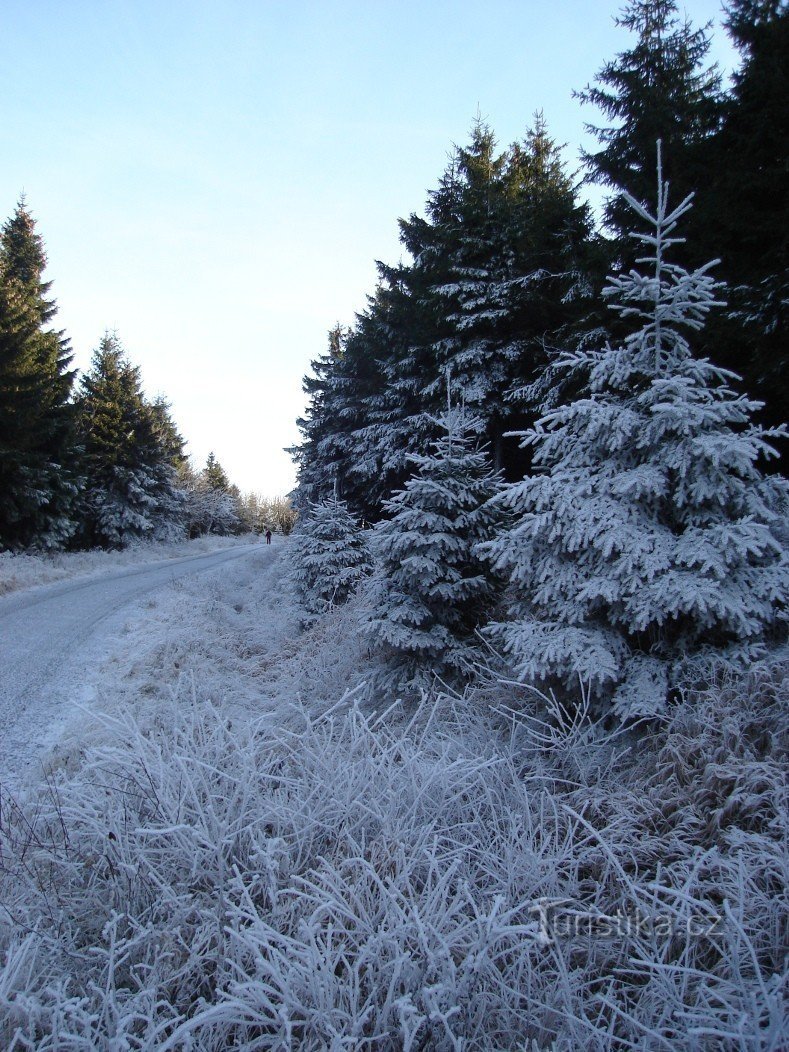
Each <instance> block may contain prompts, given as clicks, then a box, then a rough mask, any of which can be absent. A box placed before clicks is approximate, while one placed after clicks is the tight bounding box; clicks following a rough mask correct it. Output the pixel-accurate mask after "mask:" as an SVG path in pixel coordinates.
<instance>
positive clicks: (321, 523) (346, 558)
mask: <svg viewBox="0 0 789 1052" xmlns="http://www.w3.org/2000/svg"><path fill="white" fill-rule="evenodd" d="M290 565H291V579H292V581H293V583H294V585H295V588H296V592H297V594H298V596H299V598H300V600H301V603H302V605H303V607H304V609H305V611H306V616H305V617H304V618H303V620H304V623H305V624H310V623H311V622H313V621H315V620H317V618H318V617H319V616H320V615H321V614H325V613H327V612H328V611H329V610H331V609H332V608H333V607H335V606H341V605H342V604H343V603H345V602H347V600H348V599H349V597H350V596H351V595H352V593H353V592H354V591H355V590H356V587H357V585H358V584H359V582H360V581H361V580H362V578H364V577H366V576H367V575H368V574H369V572H370V570H371V558H370V551H369V548H368V544H367V538H366V536H365V533H364V531H363V530H362V529H361V528H360V526H359V524H358V522H357V521H356V519H355V518H354V517H353V515H351V513H350V512H349V510H348V506H347V505H346V504H345V503H344V502H343V501H341V500H337V499H336V498H332V499H330V500H325V501H321V502H320V503H318V504H314V505H313V506H312V507H311V508H310V511H309V514H308V515H307V516H306V517H305V518H304V519H303V520H302V521H300V523H299V526H298V528H297V529H296V531H295V532H294V534H293V540H292V542H291V549H290Z"/></svg>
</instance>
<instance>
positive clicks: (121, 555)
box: [0, 534, 256, 595]
mask: <svg viewBox="0 0 789 1052" xmlns="http://www.w3.org/2000/svg"><path fill="white" fill-rule="evenodd" d="M255 539H256V538H255V537H254V536H253V535H250V534H245V535H244V536H240V537H213V536H206V537H198V538H196V539H195V540H193V541H175V542H172V543H167V544H164V543H161V542H158V541H139V542H138V543H136V544H131V545H129V547H128V548H124V549H123V550H122V551H118V552H108V551H104V550H103V549H98V548H97V549H95V550H93V551H88V552H49V553H47V552H41V553H31V552H0V595H7V594H8V593H10V592H18V591H22V590H24V589H27V588H35V587H37V586H38V585H44V584H52V583H53V582H54V581H65V580H67V579H68V578H71V577H91V576H96V575H99V574H102V573H104V572H106V571H107V570H113V569H116V568H120V567H124V566H134V565H137V564H139V563H151V562H156V561H158V560H160V559H176V558H180V557H182V556H184V555H200V554H202V553H203V552H214V551H221V550H222V549H224V548H233V547H235V546H236V545H239V544H249V543H250V542H251V541H254V540H255Z"/></svg>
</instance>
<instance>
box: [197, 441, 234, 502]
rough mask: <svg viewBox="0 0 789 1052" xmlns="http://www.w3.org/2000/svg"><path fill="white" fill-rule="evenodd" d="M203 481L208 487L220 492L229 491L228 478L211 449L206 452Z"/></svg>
mask: <svg viewBox="0 0 789 1052" xmlns="http://www.w3.org/2000/svg"><path fill="white" fill-rule="evenodd" d="M203 481H204V482H205V484H206V486H208V487H209V488H210V489H215V490H219V491H220V493H229V491H230V479H229V478H228V477H227V474H226V473H225V469H224V468H223V467H222V465H221V464H220V463H219V461H218V460H217V459H216V454H215V453H214V452H213V451H212V452H210V453H209V454H208V458H207V460H206V462H205V467H204V468H203Z"/></svg>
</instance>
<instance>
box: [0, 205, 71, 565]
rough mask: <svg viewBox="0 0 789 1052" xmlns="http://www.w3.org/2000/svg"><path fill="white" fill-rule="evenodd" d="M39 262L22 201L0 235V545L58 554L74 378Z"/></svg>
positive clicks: (65, 509)
mask: <svg viewBox="0 0 789 1052" xmlns="http://www.w3.org/2000/svg"><path fill="white" fill-rule="evenodd" d="M45 266H46V255H45V252H44V246H43V241H42V239H41V237H40V235H39V234H38V233H37V232H36V229H35V221H34V220H33V218H32V216H31V214H30V212H29V210H28V209H27V206H26V204H25V201H24V199H22V200H21V201H20V203H19V205H18V207H17V209H16V212H15V213H14V215H13V216H12V217H11V219H9V221H8V222H7V223H6V224H5V225H4V226H3V228H2V231H0V497H1V498H2V499H0V546H3V547H9V548H26V547H30V546H36V547H41V548H59V547H62V546H63V545H64V544H66V543H67V542H68V541H69V539H70V538H71V537H72V535H73V534H74V532H75V530H76V528H77V524H76V510H75V506H76V498H77V493H78V489H79V477H78V474H77V472H76V467H75V450H74V415H73V407H72V405H71V403H70V396H71V390H72V386H73V381H74V373H73V371H71V370H70V369H69V365H70V363H71V353H70V350H69V345H68V341H67V340H66V339H65V338H64V336H63V334H62V333H60V332H57V331H54V330H53V329H51V328H50V327H49V324H50V322H51V321H52V319H53V317H54V315H55V313H56V311H57V307H56V305H55V303H54V301H53V300H52V299H50V298H49V292H50V283H49V282H47V281H44V280H43V272H44V268H45Z"/></svg>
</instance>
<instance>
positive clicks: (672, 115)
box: [577, 0, 721, 266]
mask: <svg viewBox="0 0 789 1052" xmlns="http://www.w3.org/2000/svg"><path fill="white" fill-rule="evenodd" d="M615 21H616V24H617V25H618V26H621V27H622V28H624V29H628V30H630V32H631V33H633V34H635V35H636V41H635V43H634V45H633V47H632V48H631V49H630V50H628V51H624V52H622V53H621V54H619V55H617V57H616V58H615V59H614V60H613V61H611V62H607V63H606V64H605V65H604V66H603V68H602V69H601V70H600V72H599V73H598V74H597V79H596V83H595V84H594V85H590V86H588V87H587V88H586V89H585V90H583V91H581V92H578V93H577V94H578V97H579V98H580V99H581V101H582V102H585V103H589V104H591V105H594V106H596V107H597V108H598V109H600V110H602V112H603V114H604V116H605V117H607V118H608V119H609V120H610V121H611V122H612V123H611V124H608V125H602V126H598V125H594V124H587V126H586V128H587V131H589V132H591V133H592V134H594V135H595V136H596V137H597V139H598V141H599V143H600V149H599V150H597V151H592V152H586V151H584V153H583V157H584V161H585V163H586V167H587V170H588V173H589V176H588V177H589V179H590V181H592V182H595V183H598V184H601V185H602V186H605V187H608V188H609V189H611V190H612V191H613V194H612V195H611V196H610V197H609V198H608V199H607V201H606V205H605V209H604V215H605V222H606V226H607V228H608V229H609V231H610V232H611V233H612V234H613V236H614V238H615V240H616V250H617V253H618V255H619V258H620V263H621V264H622V265H623V266H629V265H630V264H631V262H632V241H631V240H630V239H629V237H628V232H629V229H630V222H631V220H630V211H629V208H628V204H627V200H626V195H627V194H630V195H631V196H633V197H634V198H635V199H636V200H637V201H641V202H646V201H649V200H651V198H652V194H653V190H652V187H653V173H654V170H655V143H656V142H657V141H658V139H660V140H662V142H663V147H664V156H665V163H666V168H665V175H666V178H667V180H669V181H670V184H671V187H672V190H673V192H674V193H675V194H676V195H677V197H678V198H684V197H685V196H686V195H687V194H688V193H690V192H691V191H692V190H693V189H694V188H697V187H704V186H705V185H706V182H707V174H708V173H707V169H706V164H705V161H704V157H703V154H701V153H700V151H699V144H700V143H703V142H705V141H706V140H707V139H708V138H709V137H710V136H711V135H712V133H713V132H714V131H715V130H716V128H717V126H718V122H719V119H720V102H721V98H720V77H719V74H718V72H717V70H716V68H715V67H714V66H713V67H710V68H708V67H706V65H705V63H706V59H707V54H708V51H709V36H708V27H701V28H699V29H694V28H693V26H692V25H691V23H690V22H689V21H688V20H687V18H684V17H683V18H681V17H680V15H679V11H678V4H677V2H676V0H628V3H627V5H626V6H625V9H624V11H623V13H622V14H621V15H620V17H618V18H617V19H616V20H615Z"/></svg>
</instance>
